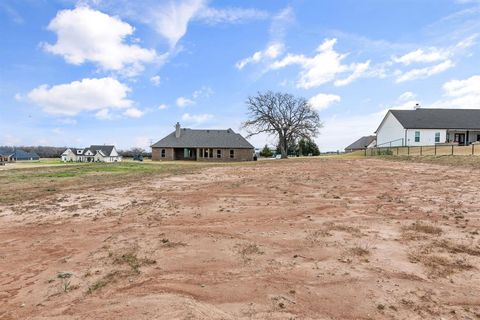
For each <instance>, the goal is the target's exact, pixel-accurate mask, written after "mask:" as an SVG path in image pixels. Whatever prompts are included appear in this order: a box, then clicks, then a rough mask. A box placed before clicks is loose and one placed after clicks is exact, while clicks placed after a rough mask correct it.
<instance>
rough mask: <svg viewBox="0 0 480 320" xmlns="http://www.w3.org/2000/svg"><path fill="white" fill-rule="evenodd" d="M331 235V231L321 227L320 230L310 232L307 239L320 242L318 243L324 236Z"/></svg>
mask: <svg viewBox="0 0 480 320" xmlns="http://www.w3.org/2000/svg"><path fill="white" fill-rule="evenodd" d="M331 236H332V234H331V233H330V232H328V231H327V230H323V229H320V230H315V231H312V232H309V233H308V234H307V236H306V238H305V240H307V241H308V242H310V243H311V244H318V243H320V242H321V239H322V238H325V237H331Z"/></svg>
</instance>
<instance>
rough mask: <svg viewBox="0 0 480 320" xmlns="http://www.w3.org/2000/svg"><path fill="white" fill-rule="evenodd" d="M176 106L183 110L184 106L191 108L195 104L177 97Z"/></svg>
mask: <svg viewBox="0 0 480 320" xmlns="http://www.w3.org/2000/svg"><path fill="white" fill-rule="evenodd" d="M176 104H177V106H178V107H180V108H185V107H186V106H191V105H194V104H195V101H193V100H191V99H188V98H185V97H178V98H177V101H176Z"/></svg>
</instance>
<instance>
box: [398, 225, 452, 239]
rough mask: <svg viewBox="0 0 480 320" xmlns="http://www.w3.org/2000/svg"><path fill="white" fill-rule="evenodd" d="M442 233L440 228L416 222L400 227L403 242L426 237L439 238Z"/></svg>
mask: <svg viewBox="0 0 480 320" xmlns="http://www.w3.org/2000/svg"><path fill="white" fill-rule="evenodd" d="M442 232H443V231H442V229H441V228H440V227H436V226H434V225H431V224H426V223H424V222H421V221H417V222H414V223H412V224H411V225H406V226H403V227H402V238H403V239H405V240H420V239H424V238H425V237H426V236H428V235H431V236H439V235H441V234H442Z"/></svg>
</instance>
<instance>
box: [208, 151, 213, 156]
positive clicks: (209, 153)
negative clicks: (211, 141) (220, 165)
mask: <svg viewBox="0 0 480 320" xmlns="http://www.w3.org/2000/svg"><path fill="white" fill-rule="evenodd" d="M208 155H209V156H210V158H213V149H209V150H208Z"/></svg>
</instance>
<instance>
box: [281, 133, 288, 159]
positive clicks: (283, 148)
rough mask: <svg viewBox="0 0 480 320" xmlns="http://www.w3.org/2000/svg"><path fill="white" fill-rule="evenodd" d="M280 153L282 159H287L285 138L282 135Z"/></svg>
mask: <svg viewBox="0 0 480 320" xmlns="http://www.w3.org/2000/svg"><path fill="white" fill-rule="evenodd" d="M280 153H281V156H282V159H287V158H288V144H287V138H285V136H283V135H280Z"/></svg>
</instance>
